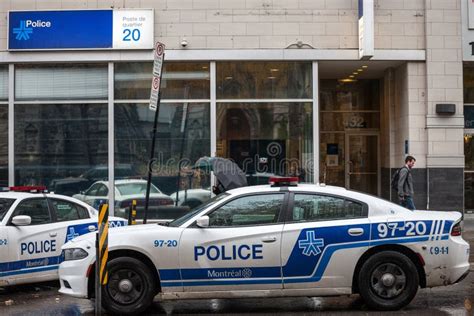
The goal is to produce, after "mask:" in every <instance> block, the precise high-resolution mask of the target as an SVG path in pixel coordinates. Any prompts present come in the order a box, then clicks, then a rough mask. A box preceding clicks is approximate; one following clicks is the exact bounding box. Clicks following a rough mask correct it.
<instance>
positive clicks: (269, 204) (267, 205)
mask: <svg viewBox="0 0 474 316" xmlns="http://www.w3.org/2000/svg"><path fill="white" fill-rule="evenodd" d="M283 198H284V194H281V193H277V194H260V195H250V196H244V197H241V198H237V199H235V200H232V201H230V202H229V203H226V204H224V205H223V206H221V207H219V208H218V209H216V210H214V211H213V212H212V213H210V214H209V226H210V227H212V226H218V227H230V226H248V225H262V224H271V223H276V222H277V221H278V215H279V213H280V210H281V206H282V203H283Z"/></svg>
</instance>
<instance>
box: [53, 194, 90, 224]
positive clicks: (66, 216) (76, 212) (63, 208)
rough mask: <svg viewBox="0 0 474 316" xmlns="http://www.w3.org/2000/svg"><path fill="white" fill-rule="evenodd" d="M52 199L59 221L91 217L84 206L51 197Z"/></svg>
mask: <svg viewBox="0 0 474 316" xmlns="http://www.w3.org/2000/svg"><path fill="white" fill-rule="evenodd" d="M50 201H51V203H52V205H53V207H54V210H55V211H56V217H57V221H58V222H64V221H73V220H78V219H86V218H89V214H88V212H87V210H86V209H85V208H83V207H82V206H79V205H77V204H75V203H72V202H69V201H64V200H57V199H51V200H50Z"/></svg>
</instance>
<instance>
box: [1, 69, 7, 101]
mask: <svg viewBox="0 0 474 316" xmlns="http://www.w3.org/2000/svg"><path fill="white" fill-rule="evenodd" d="M7 100H8V66H7V65H2V66H0V101H7Z"/></svg>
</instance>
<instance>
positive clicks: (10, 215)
mask: <svg viewBox="0 0 474 316" xmlns="http://www.w3.org/2000/svg"><path fill="white" fill-rule="evenodd" d="M45 190H46V188H45V187H38V186H37V187H31V186H22V187H12V188H10V191H9V192H2V193H0V287H5V286H11V285H17V284H24V283H33V282H41V281H50V280H57V279H58V267H59V263H60V262H61V261H62V260H63V259H64V258H63V256H62V252H61V246H62V245H63V244H64V243H66V242H67V241H69V240H72V239H73V238H75V237H77V236H79V235H83V234H85V233H89V232H91V231H95V230H96V229H97V211H96V210H95V209H93V208H92V207H90V206H89V205H87V204H86V203H83V202H81V201H79V200H76V199H73V198H71V197H68V196H64V195H57V194H53V193H46V191H45ZM33 192H35V193H33ZM109 223H110V226H111V227H116V226H125V225H127V222H126V221H125V220H124V219H122V218H110V221H109Z"/></svg>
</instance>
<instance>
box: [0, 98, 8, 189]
mask: <svg viewBox="0 0 474 316" xmlns="http://www.w3.org/2000/svg"><path fill="white" fill-rule="evenodd" d="M7 186H8V105H7V104H0V187H7Z"/></svg>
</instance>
